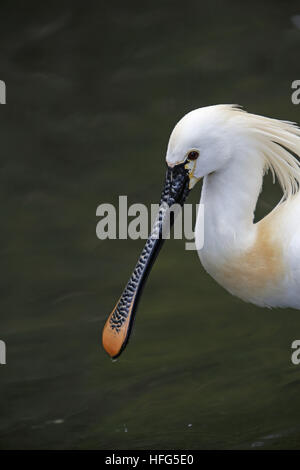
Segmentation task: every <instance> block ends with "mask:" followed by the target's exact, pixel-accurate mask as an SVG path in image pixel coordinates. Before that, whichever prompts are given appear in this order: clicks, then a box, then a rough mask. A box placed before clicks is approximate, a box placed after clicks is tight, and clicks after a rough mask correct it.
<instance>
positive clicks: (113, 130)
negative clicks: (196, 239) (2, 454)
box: [0, 0, 300, 449]
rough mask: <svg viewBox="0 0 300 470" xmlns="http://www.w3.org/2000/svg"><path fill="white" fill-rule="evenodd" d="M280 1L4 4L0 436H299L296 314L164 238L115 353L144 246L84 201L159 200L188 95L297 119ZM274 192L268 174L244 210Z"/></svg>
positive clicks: (138, 439) (219, 440) (182, 440)
mask: <svg viewBox="0 0 300 470" xmlns="http://www.w3.org/2000/svg"><path fill="white" fill-rule="evenodd" d="M295 14H300V5H299V2H296V1H290V2H275V1H273V2H271V1H265V2H264V3H263V4H262V2H260V1H251V2H246V3H245V2H238V1H226V2H221V1H216V0H211V1H209V2H198V1H197V2H185V3H183V2H179V1H173V2H157V3H155V2H154V3H153V2H152V3H148V4H146V3H145V4H143V5H142V4H141V3H140V2H130V3H127V2H111V3H110V4H108V3H106V4H104V3H103V4H101V2H89V1H87V2H72V4H71V6H70V3H66V2H48V3H47V4H46V5H45V4H44V3H43V2H39V3H38V2H36V3H35V2H33V1H32V0H29V1H27V2H24V3H23V4H21V2H13V1H12V2H8V1H6V2H5V1H4V2H2V4H1V18H0V65H1V67H0V79H2V80H5V82H6V85H7V104H6V105H5V106H2V107H1V108H0V110H1V113H0V136H1V168H0V193H1V211H2V214H1V220H2V224H1V231H0V237H1V250H0V255H1V270H0V273H1V280H0V286H1V287H0V289H1V297H0V298H1V318H0V339H2V340H5V342H6V344H7V365H5V366H3V365H2V366H0V384H1V387H0V390H1V392H0V393H1V396H0V447H1V448H2V449H13V448H25V449H29V448H36V449H37V448H38V449H40V448H51V449H53V448H60V449H63V448H76V449H88V448H98V449H104V448H106V449H141V448H145V449H151V448H152V449H159V448H165V449H166V448H174V449H178V448H182V449H183V448H184V449H216V448H217V449H249V448H253V449H262V448H263V449H265V448H272V449H273V448H276V449H286V448H298V449H299V448H300V366H294V365H292V363H291V360H290V356H291V343H292V341H293V340H294V339H300V312H297V311H293V310H267V309H259V308H256V307H254V306H251V305H248V304H245V303H243V302H241V301H239V300H238V299H235V298H233V297H232V296H230V295H229V294H227V293H226V292H225V291H224V290H223V289H222V288H221V287H219V286H218V285H217V284H216V283H215V282H214V281H213V280H212V279H211V278H209V277H208V275H206V274H205V272H204V271H203V269H202V267H201V265H200V262H199V260H198V257H197V254H196V253H195V252H189V251H185V249H184V242H183V241H174V240H171V241H169V242H167V243H166V244H165V246H164V248H163V251H162V252H161V255H160V257H159V259H158V261H157V263H156V265H155V267H154V269H153V272H152V274H151V277H150V279H149V281H148V284H147V287H146V289H145V292H144V296H143V298H142V300H141V303H140V307H139V312H138V316H137V320H136V325H135V331H134V335H133V337H132V340H131V342H130V345H129V347H128V349H127V350H126V352H125V353H124V355H123V356H122V357H121V358H120V359H119V360H118V361H117V362H115V363H113V362H111V361H110V360H109V359H108V357H107V356H106V355H105V353H104V351H103V350H102V348H101V345H100V332H101V330H102V327H103V324H104V321H105V318H106V316H107V314H108V313H109V312H110V311H111V309H112V307H113V306H114V304H115V302H116V300H117V299H118V297H119V295H120V293H121V291H122V289H123V287H124V285H125V283H126V281H127V278H128V276H129V275H130V273H131V270H132V268H133V267H134V265H135V262H136V260H137V257H138V254H139V252H140V250H141V248H142V246H143V243H144V242H143V241H140V240H139V241H130V240H118V241H114V240H110V241H100V240H98V239H97V238H96V234H95V228H96V223H97V218H96V216H95V212H96V207H97V206H98V205H99V204H101V203H103V202H111V203H114V204H116V203H117V201H118V196H119V195H128V202H129V204H132V203H134V202H144V203H146V204H150V203H151V202H157V201H158V199H159V195H160V191H161V185H162V181H163V176H164V156H165V151H166V145H167V141H168V137H169V134H170V132H171V130H172V128H173V126H174V125H175V123H176V122H177V120H178V119H179V118H180V117H181V116H182V115H183V114H185V113H186V112H188V111H189V110H191V109H194V108H197V107H200V106H204V105H209V104H217V103H239V104H241V105H243V106H244V107H245V108H246V109H247V110H249V111H251V112H255V113H258V114H265V115H269V116H272V117H277V118H281V119H288V120H292V121H298V122H300V105H299V106H295V105H293V104H292V103H291V82H292V81H293V80H295V79H300V63H299V51H300V30H297V28H296V27H295V26H294V25H293V24H292V22H291V16H292V15H295ZM278 196H279V192H278V189H276V188H274V187H272V185H271V184H270V181H269V180H268V184H267V185H266V188H265V191H264V193H263V195H262V198H261V200H260V206H259V211H258V215H262V214H263V213H265V212H266V211H268V210H270V209H271V208H272V205H273V204H274V202H275V201H276V198H278ZM199 197H200V187H196V188H195V190H194V193H193V194H192V195H191V197H190V199H189V201H188V202H195V203H196V202H198V199H199Z"/></svg>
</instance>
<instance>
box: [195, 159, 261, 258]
mask: <svg viewBox="0 0 300 470" xmlns="http://www.w3.org/2000/svg"><path fill="white" fill-rule="evenodd" d="M263 169H264V160H263V157H262V156H261V155H256V154H254V155H253V154H249V153H248V154H247V151H246V152H245V153H244V154H243V155H242V156H237V157H236V158H235V157H232V158H231V159H230V161H229V162H228V164H227V165H226V167H225V168H223V169H221V170H219V171H216V172H214V173H212V174H210V175H208V176H206V177H205V178H204V182H203V188H202V195H201V201H200V202H201V204H204V247H203V250H204V251H210V250H211V249H212V250H213V251H214V253H215V255H216V256H220V255H221V254H222V253H223V254H224V252H226V251H228V250H233V249H238V250H240V249H242V248H243V247H245V248H246V247H247V246H249V244H250V243H251V241H253V239H254V234H255V226H254V223H253V220H254V212H255V207H256V204H257V200H258V196H259V193H260V190H261V187H262V180H263ZM196 233H197V227H196Z"/></svg>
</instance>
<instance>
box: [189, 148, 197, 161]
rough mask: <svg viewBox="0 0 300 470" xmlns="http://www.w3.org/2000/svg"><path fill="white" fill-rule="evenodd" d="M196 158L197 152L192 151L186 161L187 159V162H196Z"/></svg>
mask: <svg viewBox="0 0 300 470" xmlns="http://www.w3.org/2000/svg"><path fill="white" fill-rule="evenodd" d="M198 157H199V152H197V151H196V150H192V151H191V152H190V153H189V154H188V159H189V160H197V158H198Z"/></svg>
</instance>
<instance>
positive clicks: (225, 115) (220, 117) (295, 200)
mask: <svg viewBox="0 0 300 470" xmlns="http://www.w3.org/2000/svg"><path fill="white" fill-rule="evenodd" d="M296 155H300V129H299V128H298V127H297V126H296V125H295V124H294V123H290V122H287V121H279V120H276V119H271V118H267V117H263V116H257V115H254V114H249V113H247V112H245V111H243V110H241V109H240V108H239V107H237V106H234V105H216V106H208V107H204V108H200V109H196V110H194V111H191V112H190V113H188V114H187V115H185V116H184V117H183V118H182V119H181V120H180V121H179V122H178V123H177V125H176V126H175V128H174V130H173V132H172V134H171V137H170V140H169V144H168V149H167V156H166V161H167V175H166V181H165V186H164V190H163V192H162V198H161V204H162V205H161V207H162V210H161V212H160V214H159V217H158V219H157V221H156V223H155V226H154V229H153V232H152V234H151V235H150V237H149V239H148V240H147V242H146V245H145V248H144V250H143V252H142V253H141V256H140V259H139V261H138V263H137V265H136V268H135V270H134V272H133V274H132V276H131V278H130V279H129V281H128V284H127V286H126V288H125V290H124V292H123V294H122V296H121V298H120V300H119V302H118V303H117V305H116V307H115V308H114V310H113V311H112V313H111V314H110V316H109V317H108V320H107V322H106V324H105V327H104V330H103V346H104V348H105V350H106V351H107V352H108V354H109V355H110V356H111V357H117V356H119V355H120V353H121V352H122V351H123V349H124V348H125V346H126V344H127V342H128V339H129V335H130V332H131V329H132V325H133V320H134V316H135V312H136V306H137V301H138V298H139V295H140V293H141V290H142V286H143V284H144V281H145V279H146V277H147V275H148V274H149V271H150V269H151V266H152V264H153V261H154V260H155V257H156V255H157V253H158V251H159V249H160V247H161V245H162V243H163V240H162V238H161V231H162V225H163V221H164V216H165V212H166V211H165V209H163V208H164V207H166V206H171V205H172V204H173V203H179V204H183V203H184V200H185V198H186V196H187V194H188V192H189V190H190V189H192V188H193V187H194V186H195V184H196V182H197V181H199V180H200V179H202V178H203V187H202V194H201V201H200V202H201V203H202V204H204V245H203V248H202V249H201V250H199V251H198V254H199V257H200V260H201V263H202V265H203V267H204V269H205V270H206V271H207V272H208V273H209V274H210V275H211V276H212V277H213V278H214V279H215V280H216V281H217V282H218V283H219V284H220V285H221V286H223V287H224V288H225V289H227V290H228V291H229V292H230V293H231V294H233V295H236V296H237V297H240V298H241V299H243V300H245V301H247V302H252V303H254V304H255V305H258V306H261V307H292V308H296V309H300V191H299V187H300V163H299V161H298V160H297V158H296ZM269 169H270V170H271V172H272V174H273V178H275V177H277V179H278V181H279V183H280V185H281V188H282V192H283V197H282V199H281V201H280V203H279V204H278V205H277V206H276V207H275V208H274V209H273V210H272V211H271V212H270V213H269V214H268V215H267V216H266V217H264V218H263V219H262V220H260V221H259V222H257V223H254V222H253V220H254V212H255V207H256V204H257V200H258V196H259V194H260V192H261V189H262V183H263V176H264V173H265V172H266V171H267V170H269ZM163 203H164V204H163ZM200 223H202V222H201V220H200V219H198V220H197V222H196V227H195V238H196V245H197V238H199V237H200V236H201V230H202V227H200V226H199V224H200ZM157 233H158V234H159V236H158V237H157Z"/></svg>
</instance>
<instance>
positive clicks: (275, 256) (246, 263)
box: [216, 214, 285, 298]
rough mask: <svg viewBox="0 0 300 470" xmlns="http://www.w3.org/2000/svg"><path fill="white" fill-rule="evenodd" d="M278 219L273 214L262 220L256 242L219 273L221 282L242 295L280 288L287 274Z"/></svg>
mask: <svg viewBox="0 0 300 470" xmlns="http://www.w3.org/2000/svg"><path fill="white" fill-rule="evenodd" d="M274 215H275V217H274ZM274 219H277V217H276V214H272V215H271V214H270V215H269V216H267V217H265V218H264V219H263V220H261V221H260V222H258V223H257V233H256V238H255V241H254V243H253V245H252V246H251V247H250V248H248V249H247V250H246V251H245V252H243V253H241V254H240V255H238V256H235V257H234V258H233V259H232V260H229V261H228V262H226V263H225V264H223V265H222V267H221V269H219V270H218V272H217V276H216V277H217V280H218V282H220V284H221V285H223V286H224V287H225V288H227V289H228V290H229V291H231V292H232V293H234V294H235V295H238V296H239V297H242V298H249V297H251V296H252V295H255V296H256V295H258V296H260V295H262V294H264V293H265V292H266V291H269V290H272V289H273V288H277V287H278V285H279V283H280V280H281V279H283V277H284V274H285V266H284V262H283V247H282V244H281V243H280V241H279V240H278V238H276V237H275V236H274V233H276V226H277V224H278V220H276V221H275V220H274ZM277 229H278V227H277Z"/></svg>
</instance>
